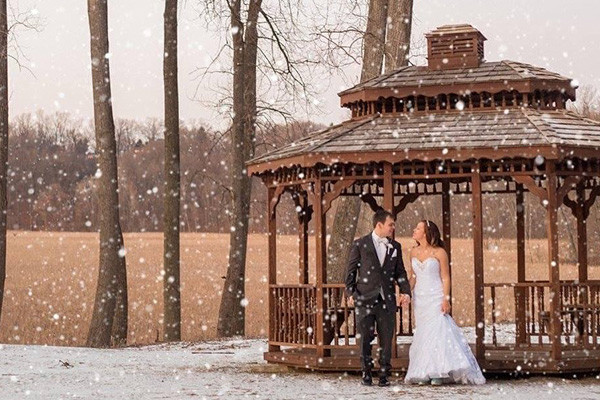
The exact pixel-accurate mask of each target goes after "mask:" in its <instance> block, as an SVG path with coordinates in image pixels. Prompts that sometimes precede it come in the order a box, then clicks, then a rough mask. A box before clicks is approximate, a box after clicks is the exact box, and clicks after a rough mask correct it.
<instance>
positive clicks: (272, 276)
mask: <svg viewBox="0 0 600 400" xmlns="http://www.w3.org/2000/svg"><path fill="white" fill-rule="evenodd" d="M274 201H276V199H275V188H274V187H269V188H268V189H267V219H268V232H269V239H268V242H269V246H268V247H269V253H268V254H269V276H268V285H269V297H268V306H269V340H273V339H274V338H275V336H274V335H275V326H274V322H275V320H274V316H273V315H274V312H275V303H274V300H275V299H274V298H273V296H274V293H273V291H272V289H271V285H275V284H277V214H276V212H275V207H273V205H272V203H273V202H274ZM279 350H280V347H279V346H274V345H271V344H269V352H273V351H279Z"/></svg>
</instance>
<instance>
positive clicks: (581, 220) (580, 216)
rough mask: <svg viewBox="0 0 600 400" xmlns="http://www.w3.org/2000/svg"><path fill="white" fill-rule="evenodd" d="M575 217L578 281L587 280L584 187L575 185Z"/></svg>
mask: <svg viewBox="0 0 600 400" xmlns="http://www.w3.org/2000/svg"><path fill="white" fill-rule="evenodd" d="M574 214H575V217H576V218H577V263H578V279H579V282H587V280H588V243H587V224H586V222H587V215H586V213H585V187H584V186H583V185H581V184H580V185H578V186H577V205H576V207H575V213H574Z"/></svg>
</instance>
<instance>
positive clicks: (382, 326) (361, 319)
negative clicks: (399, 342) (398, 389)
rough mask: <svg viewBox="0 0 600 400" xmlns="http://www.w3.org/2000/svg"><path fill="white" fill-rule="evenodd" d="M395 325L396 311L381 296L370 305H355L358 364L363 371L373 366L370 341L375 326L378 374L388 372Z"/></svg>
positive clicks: (386, 373) (373, 334) (373, 335)
mask: <svg viewBox="0 0 600 400" xmlns="http://www.w3.org/2000/svg"><path fill="white" fill-rule="evenodd" d="M395 325H396V313H395V311H391V310H390V309H389V308H387V307H386V306H385V302H384V301H383V299H382V298H381V296H380V297H379V299H378V300H377V301H376V302H375V303H374V304H372V305H366V306H363V305H361V306H357V307H356V326H357V329H356V330H357V333H358V334H359V335H360V337H359V338H358V345H359V348H360V366H361V369H362V370H363V371H370V370H371V368H373V358H372V356H371V341H372V340H373V338H374V337H375V327H377V337H378V339H379V340H378V341H379V367H380V370H379V374H380V376H382V375H389V374H390V371H391V368H392V365H391V359H392V341H393V339H394V329H395Z"/></svg>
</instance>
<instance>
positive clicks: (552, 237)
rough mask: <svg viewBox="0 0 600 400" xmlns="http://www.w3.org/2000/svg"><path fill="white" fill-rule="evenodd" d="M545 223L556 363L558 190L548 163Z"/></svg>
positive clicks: (559, 353)
mask: <svg viewBox="0 0 600 400" xmlns="http://www.w3.org/2000/svg"><path fill="white" fill-rule="evenodd" d="M546 188H547V189H546V191H547V195H548V204H547V206H546V222H547V231H548V276H549V281H550V293H549V295H550V306H549V307H550V309H549V311H550V343H551V346H552V351H551V353H550V354H551V357H552V359H553V360H554V361H555V362H556V361H558V360H560V359H561V358H562V351H561V348H562V346H561V343H560V336H561V324H560V274H559V271H560V270H559V264H558V206H559V204H558V198H557V195H558V193H557V192H558V190H557V177H556V166H555V164H554V163H551V162H548V163H547V166H546Z"/></svg>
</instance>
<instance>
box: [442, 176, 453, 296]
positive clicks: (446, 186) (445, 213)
mask: <svg viewBox="0 0 600 400" xmlns="http://www.w3.org/2000/svg"><path fill="white" fill-rule="evenodd" d="M451 226H452V217H451V210H450V182H448V181H443V182H442V230H443V235H444V245H445V247H446V252H447V253H448V266H449V268H450V278H452V230H451ZM451 281H452V280H451ZM450 304H452V286H450Z"/></svg>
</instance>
